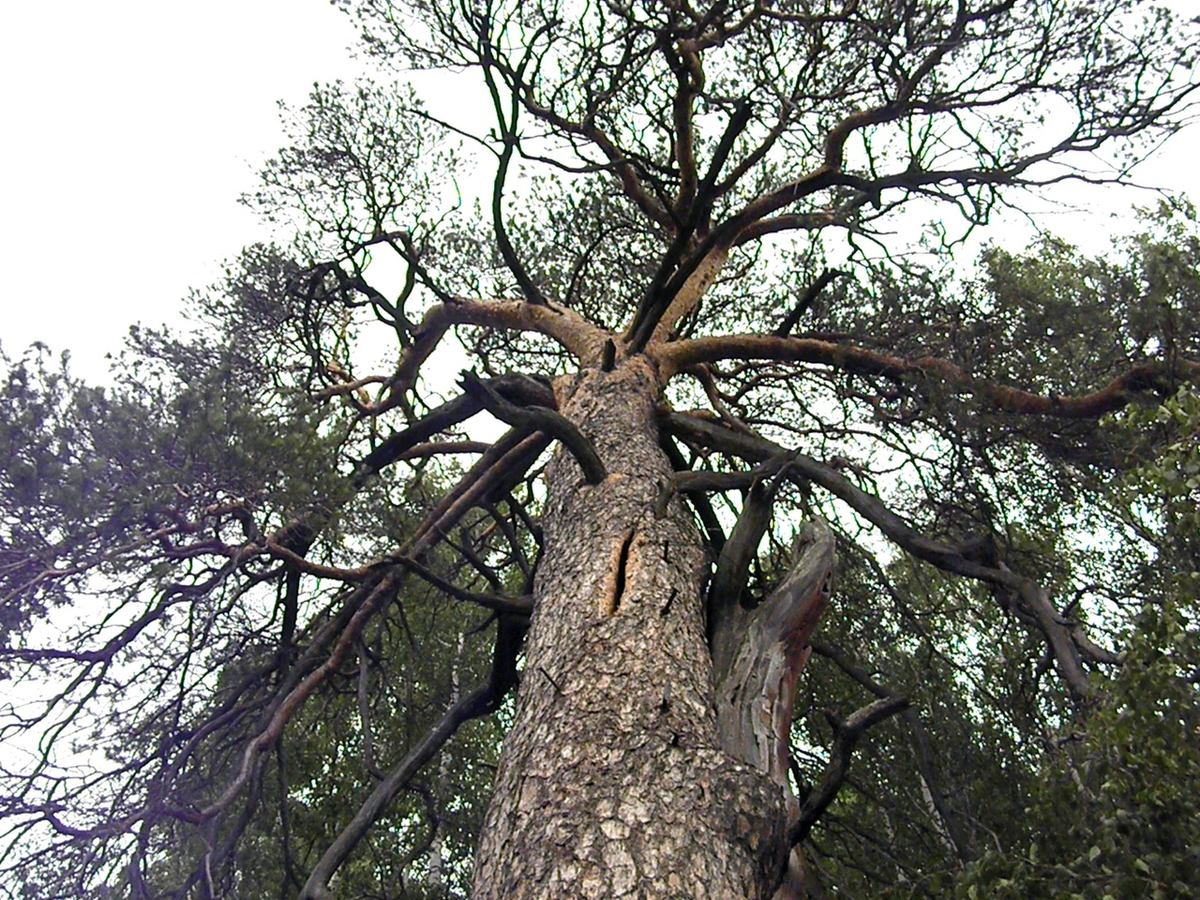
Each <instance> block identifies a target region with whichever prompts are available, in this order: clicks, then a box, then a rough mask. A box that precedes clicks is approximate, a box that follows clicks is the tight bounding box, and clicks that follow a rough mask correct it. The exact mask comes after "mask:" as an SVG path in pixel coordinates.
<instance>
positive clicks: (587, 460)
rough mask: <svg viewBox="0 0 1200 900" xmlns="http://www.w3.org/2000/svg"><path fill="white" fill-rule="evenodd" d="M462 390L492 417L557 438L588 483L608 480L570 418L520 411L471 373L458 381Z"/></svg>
mask: <svg viewBox="0 0 1200 900" xmlns="http://www.w3.org/2000/svg"><path fill="white" fill-rule="evenodd" d="M459 384H461V385H462V388H463V390H464V391H466V392H467V393H468V394H470V395H471V396H473V397H475V398H476V399H477V400H479V402H480V403H482V404H483V406H484V408H485V409H487V411H488V412H490V413H491V414H492V415H493V416H495V417H496V418H497V419H499V420H500V421H501V422H504V423H505V424H507V425H512V426H513V427H514V428H522V429H525V430H527V431H541V432H542V433H544V434H547V435H549V436H551V437H554V438H557V439H558V440H559V441H560V442H561V443H562V445H563V446H564V447H566V448H567V450H569V451H570V452H571V455H572V456H574V457H575V460H576V461H577V462H578V463H579V467H580V468H581V469H583V477H584V478H586V479H587V482H588V484H599V483H600V482H602V481H603V480H604V479H605V478H607V477H608V473H607V472H606V471H605V468H604V463H603V462H602V461H601V459H600V455H599V454H598V453H597V452H596V448H595V447H594V446H593V445H592V442H591V441H590V440H588V438H587V436H586V435H585V434H584V433H583V432H582V431H580V430H579V427H578V426H577V425H575V424H574V423H573V422H572V421H571V420H570V419H567V418H566V417H565V416H561V415H559V414H558V413H557V412H555V411H554V410H552V409H546V408H545V407H530V408H521V407H519V406H515V405H513V404H512V403H509V402H508V401H507V400H505V399H504V398H503V397H501V396H500V395H499V394H498V393H496V392H495V391H494V390H492V389H491V387H490V386H489V385H488V384H486V383H485V382H484V381H482V380H481V379H480V378H479V376H477V375H475V374H474V373H473V372H463V374H462V377H461V379H460V381H459Z"/></svg>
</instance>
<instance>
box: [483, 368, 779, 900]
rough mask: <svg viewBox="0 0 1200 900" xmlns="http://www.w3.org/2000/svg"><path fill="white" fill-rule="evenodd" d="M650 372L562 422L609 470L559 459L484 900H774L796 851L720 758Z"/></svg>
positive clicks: (614, 377)
mask: <svg viewBox="0 0 1200 900" xmlns="http://www.w3.org/2000/svg"><path fill="white" fill-rule="evenodd" d="M660 388H661V385H660V383H659V381H658V378H657V375H656V373H655V371H654V370H653V369H652V367H651V366H650V365H649V364H648V363H647V362H646V360H645V358H644V357H635V358H633V359H631V360H626V361H624V362H622V364H621V365H619V366H618V367H617V368H616V369H615V370H614V371H611V372H602V371H600V370H599V369H590V370H586V371H585V372H583V373H582V374H581V375H579V376H578V377H577V378H576V379H575V381H574V382H573V383H572V384H570V385H566V386H563V388H562V394H563V396H562V397H561V398H560V405H559V408H560V410H561V411H562V413H563V415H565V416H566V417H567V418H568V419H570V420H571V421H572V422H574V423H575V424H577V425H578V426H579V427H580V429H582V431H583V432H584V434H585V435H587V437H588V438H590V439H591V441H592V442H594V444H595V446H596V449H597V450H598V452H599V454H600V456H601V458H602V460H603V461H604V464H605V466H606V468H607V471H608V476H607V477H606V478H605V479H604V481H602V482H601V483H600V484H597V485H588V484H587V483H586V481H585V479H584V478H583V475H582V473H581V471H580V469H579V467H578V465H577V464H576V463H575V461H574V459H572V458H571V457H570V456H569V455H566V454H564V453H562V452H561V451H560V452H559V454H558V456H557V457H556V459H555V460H554V461H553V463H552V465H551V469H550V472H549V473H548V482H549V485H548V496H547V502H546V510H545V516H544V520H543V528H544V531H545V553H544V556H543V558H542V562H541V564H540V568H539V572H538V577H537V582H536V587H535V596H534V604H535V605H534V612H533V618H532V623H531V628H530V634H529V639H528V646H527V651H526V664H525V670H524V675H523V679H522V683H521V686H520V690H519V693H518V698H517V705H516V712H515V718H514V723H513V727H512V729H511V731H510V733H509V736H508V738H507V739H506V741H505V745H504V752H503V754H502V757H501V762H500V769H499V772H498V775H497V781H496V789H495V795H494V799H493V801H492V806H491V808H490V809H489V811H488V814H487V818H486V821H485V824H484V829H483V833H482V835H481V837H480V841H479V845H478V848H477V855H476V869H475V890H474V897H475V898H477V900H490V898H505V900H533V898H545V900H549V898H556V900H557V898H564V897H572V898H576V897H578V898H600V897H603V898H615V897H637V898H648V900H649V898H676V897H680V898H682V897H687V898H713V900H717V898H720V900H725V898H751V900H753V898H763V897H769V896H770V894H771V892H772V891H773V890H774V889H775V887H776V884H777V882H778V880H779V876H780V873H781V871H782V869H783V864H784V857H785V855H786V851H787V844H786V837H785V835H786V831H787V811H786V808H785V804H784V794H783V792H782V791H781V790H780V788H779V785H778V784H777V783H775V782H774V781H773V780H772V779H771V777H770V776H769V775H768V774H767V773H766V772H765V771H760V770H759V769H757V768H755V767H753V766H751V765H748V764H747V763H745V762H743V761H741V760H739V759H736V758H734V757H733V756H731V755H730V754H729V753H728V752H726V751H725V750H723V749H722V743H721V738H720V735H719V730H718V726H717V715H716V711H715V706H714V694H713V681H712V668H711V662H710V657H709V650H708V646H707V643H706V640H705V627H704V613H703V604H702V599H701V593H702V587H703V578H704V573H705V569H706V565H705V558H704V553H703V549H702V544H701V540H700V536H699V534H698V532H697V531H696V528H695V526H694V524H693V523H692V521H691V519H690V517H689V516H688V515H687V513H686V511H685V510H684V508H683V506H682V504H681V502H680V501H679V499H678V497H677V496H675V497H671V499H670V500H669V501H668V502H667V503H666V504H665V505H664V504H663V502H662V498H663V497H664V496H665V494H664V492H665V491H668V490H669V488H670V485H671V482H670V478H671V468H670V466H669V465H668V463H667V460H666V457H665V456H664V454H663V452H662V450H661V449H660V447H659V442H658V434H657V425H656V422H655V402H656V401H657V399H658V396H659V393H660Z"/></svg>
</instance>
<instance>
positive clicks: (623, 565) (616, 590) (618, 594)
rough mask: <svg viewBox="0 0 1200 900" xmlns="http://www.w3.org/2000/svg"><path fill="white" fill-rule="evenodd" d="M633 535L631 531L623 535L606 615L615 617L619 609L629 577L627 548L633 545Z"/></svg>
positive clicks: (605, 610)
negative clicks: (623, 538)
mask: <svg viewBox="0 0 1200 900" xmlns="http://www.w3.org/2000/svg"><path fill="white" fill-rule="evenodd" d="M634 534H635V532H633V531H631V532H629V534H627V535H625V540H624V541H622V542H621V549H620V551H619V552H618V553H617V568H616V574H615V575H614V576H613V589H612V593H611V595H610V596H609V599H608V602H607V603H606V604H605V609H604V612H605V614H606V615H610V616H615V615H616V614H617V611H618V610H619V609H620V608H621V598H622V597H623V596H624V594H625V583H626V581H627V579H628V577H629V573H628V568H629V547H630V545H631V544H632V543H633V536H634Z"/></svg>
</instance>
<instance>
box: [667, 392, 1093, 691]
mask: <svg viewBox="0 0 1200 900" xmlns="http://www.w3.org/2000/svg"><path fill="white" fill-rule="evenodd" d="M665 424H666V426H667V427H668V428H669V429H671V431H673V432H674V433H675V434H676V435H678V436H681V437H684V438H690V439H692V440H694V441H697V442H699V443H702V444H705V445H707V446H710V447H714V448H717V449H720V450H723V451H725V452H727V453H732V454H734V455H735V456H740V457H742V458H743V459H745V460H747V461H750V462H765V461H767V460H770V459H772V458H773V457H774V458H781V457H780V454H781V453H783V452H786V451H785V448H783V447H781V446H780V445H779V444H776V443H774V442H773V441H769V440H767V439H766V438H762V437H758V436H757V435H750V434H745V433H743V432H737V431H732V430H730V429H728V428H725V427H724V426H722V425H719V424H717V423H715V422H711V421H706V420H704V419H700V418H698V417H696V416H688V415H684V414H680V413H668V414H667V415H666V416H665ZM786 465H787V474H788V477H789V478H791V479H792V480H793V481H794V482H796V483H797V484H804V483H805V482H806V481H811V482H812V483H814V484H818V485H820V486H821V487H823V488H825V490H827V491H829V492H830V493H831V494H833V495H834V496H835V497H837V498H839V499H840V500H842V501H843V502H845V503H846V504H847V505H848V506H850V508H851V509H853V510H854V511H855V512H857V513H858V514H859V515H861V516H862V517H863V518H864V519H866V520H867V521H868V522H870V523H871V524H873V525H875V526H876V527H877V528H878V529H879V530H880V531H882V532H883V533H884V534H885V535H886V536H887V537H888V538H889V539H890V540H892V541H893V542H894V543H896V544H897V545H898V546H899V547H901V548H902V549H904V550H905V551H907V552H908V553H910V554H912V555H913V556H915V557H917V558H918V559H922V560H924V561H925V562H928V563H931V564H932V565H934V566H937V567H938V568H939V569H942V570H943V571H946V572H952V573H954V574H956V575H965V576H967V577H969V578H975V579H978V580H980V581H986V582H988V583H990V584H995V585H998V586H1000V587H1001V588H1004V589H1007V590H1009V591H1012V592H1015V593H1016V594H1017V595H1018V596H1019V597H1020V598H1021V599H1022V600H1023V601H1024V602H1025V604H1026V608H1027V609H1028V610H1029V612H1030V613H1031V614H1032V615H1033V616H1034V618H1035V620H1036V622H1037V625H1038V627H1039V629H1040V630H1041V631H1042V632H1043V634H1044V636H1045V638H1046V641H1047V643H1048V644H1049V645H1050V647H1051V650H1052V651H1053V652H1054V658H1055V662H1056V664H1057V667H1058V671H1059V674H1060V675H1061V676H1062V678H1063V681H1064V682H1066V684H1067V686H1068V688H1069V689H1070V690H1071V692H1072V694H1074V695H1075V697H1076V698H1077V699H1079V700H1086V699H1088V698H1089V697H1091V695H1092V693H1093V691H1092V688H1091V686H1090V685H1089V684H1088V679H1087V675H1086V674H1085V673H1084V671H1083V669H1082V667H1081V665H1080V657H1079V652H1078V648H1076V647H1075V645H1074V642H1073V641H1072V639H1071V629H1070V627H1069V626H1068V624H1067V623H1066V622H1065V621H1064V620H1063V619H1062V618H1061V617H1060V616H1058V615H1057V613H1055V612H1054V608H1053V606H1052V604H1051V603H1050V600H1049V597H1047V596H1046V593H1045V591H1044V590H1043V589H1042V588H1041V587H1040V586H1039V585H1038V584H1037V583H1036V582H1035V581H1033V580H1032V579H1029V578H1024V577H1022V576H1020V575H1018V574H1016V573H1014V572H1011V571H1009V570H1008V568H1007V567H1005V566H1003V565H1001V566H999V567H998V568H994V567H991V566H986V565H982V564H980V563H978V562H975V561H974V560H972V559H969V558H967V556H964V554H963V551H962V548H959V547H955V546H951V545H949V544H944V543H942V542H940V541H935V540H932V539H930V538H927V537H925V536H924V535H923V534H921V533H920V532H918V531H917V530H916V529H914V528H913V527H912V526H911V525H909V524H908V523H907V522H905V521H904V519H902V518H901V517H900V516H898V515H896V514H895V513H894V512H892V511H891V510H890V509H889V508H888V507H887V505H886V504H885V503H884V502H883V501H882V500H880V499H879V498H878V497H876V496H874V495H872V494H868V493H867V492H866V491H863V490H862V489H860V488H858V487H856V486H855V485H854V484H852V483H851V482H850V481H849V480H848V479H847V478H846V477H845V476H843V475H842V474H841V473H839V472H837V471H836V470H834V469H832V468H830V467H829V466H827V465H824V464H823V463H820V462H817V460H815V459H813V458H812V457H810V456H806V455H804V454H803V453H792V454H791V455H790V456H788V458H787V463H786Z"/></svg>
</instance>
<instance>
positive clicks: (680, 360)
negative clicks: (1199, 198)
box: [650, 334, 1200, 419]
mask: <svg viewBox="0 0 1200 900" xmlns="http://www.w3.org/2000/svg"><path fill="white" fill-rule="evenodd" d="M650 352H652V353H653V354H654V356H655V357H656V359H657V360H658V362H659V365H660V367H661V369H662V371H663V372H664V373H666V374H667V375H671V374H674V373H676V372H680V371H683V370H685V369H687V368H689V367H691V366H695V365H699V364H702V363H713V362H719V361H720V360H723V359H771V360H779V361H782V362H805V363H816V364H820V365H827V366H830V367H832V368H835V369H840V370H842V371H845V372H854V373H857V374H860V375H874V376H880V377H884V378H892V379H895V380H900V379H902V378H905V377H912V376H914V375H916V376H921V377H926V378H929V377H933V378H937V379H939V380H941V381H942V382H943V383H944V384H945V385H946V386H947V387H948V388H950V389H951V390H952V391H955V392H959V393H967V394H972V395H974V396H976V397H979V398H980V399H981V400H983V401H985V402H986V403H988V404H989V405H990V406H991V407H992V408H994V409H998V410H1002V411H1004V412H1010V413H1016V414H1018V415H1048V416H1060V417H1063V418H1071V419H1093V418H1099V417H1100V416H1103V415H1106V414H1107V413H1111V412H1115V411H1116V410H1118V409H1121V408H1122V407H1123V406H1125V405H1126V404H1128V403H1129V402H1130V400H1131V399H1132V398H1133V397H1134V396H1135V395H1136V394H1140V393H1146V392H1148V391H1154V392H1159V393H1161V392H1163V391H1166V390H1169V389H1170V388H1171V387H1172V386H1173V385H1174V384H1175V382H1176V381H1177V380H1178V379H1181V378H1190V379H1196V378H1200V362H1193V361H1191V360H1181V361H1180V362H1178V363H1176V364H1174V365H1171V364H1168V363H1160V362H1148V363H1143V364H1142V365H1139V366H1134V367H1133V368H1132V369H1130V370H1129V371H1127V372H1125V373H1124V374H1122V375H1119V376H1118V377H1117V378H1114V379H1113V380H1112V381H1111V382H1109V383H1108V384H1107V385H1105V386H1104V387H1102V388H1100V389H1099V390H1096V391H1093V392H1091V393H1090V394H1083V395H1081V396H1078V397H1060V396H1057V395H1050V396H1043V395H1041V394H1034V393H1030V392H1028V391H1022V390H1018V389H1017V388H1013V387H1009V386H1007V385H1002V384H996V383H994V382H992V381H988V380H986V379H983V378H975V377H974V376H972V375H970V374H968V373H967V372H964V371H963V370H962V369H961V368H959V367H958V366H957V365H955V364H954V363H952V362H950V361H948V360H944V359H940V358H938V357H932V356H925V357H920V358H918V359H904V358H903V357H898V356H891V355H888V354H886V353H878V352H875V351H873V350H866V349H863V348H862V347H856V346H853V345H849V344H835V343H830V342H828V341H819V340H814V339H811V338H785V337H779V336H777V335H763V334H739V335H727V336H724V337H705V338H695V339H694V340H689V341H676V342H674V343H671V344H665V345H661V346H657V347H654V348H653V350H652V351H650Z"/></svg>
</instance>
